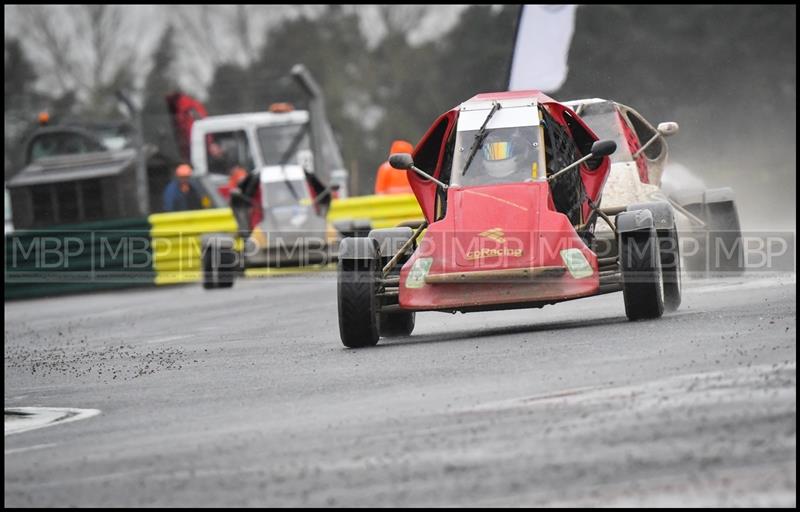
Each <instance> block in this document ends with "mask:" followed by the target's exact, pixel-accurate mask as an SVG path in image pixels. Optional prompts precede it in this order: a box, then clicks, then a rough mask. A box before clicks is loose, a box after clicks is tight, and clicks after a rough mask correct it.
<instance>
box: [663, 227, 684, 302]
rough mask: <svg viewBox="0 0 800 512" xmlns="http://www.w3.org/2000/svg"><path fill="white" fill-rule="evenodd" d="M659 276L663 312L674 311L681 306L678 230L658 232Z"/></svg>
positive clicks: (671, 229)
mask: <svg viewBox="0 0 800 512" xmlns="http://www.w3.org/2000/svg"><path fill="white" fill-rule="evenodd" d="M658 243H659V252H660V257H661V275H662V278H663V282H664V310H665V311H675V310H677V309H678V306H680V305H681V284H682V283H681V252H680V241H679V240H678V229H677V228H676V227H675V226H673V227H672V228H670V229H660V230H658Z"/></svg>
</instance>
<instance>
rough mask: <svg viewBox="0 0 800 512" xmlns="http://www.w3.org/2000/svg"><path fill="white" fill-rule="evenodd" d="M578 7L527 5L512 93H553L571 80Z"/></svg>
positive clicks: (514, 61) (514, 57) (519, 30)
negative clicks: (569, 61) (569, 64)
mask: <svg viewBox="0 0 800 512" xmlns="http://www.w3.org/2000/svg"><path fill="white" fill-rule="evenodd" d="M575 7H576V6H575V5H525V6H523V7H522V15H521V16H520V18H519V26H518V27H517V40H516V42H515V44H514V54H513V55H512V58H511V73H510V75H509V83H508V90H509V91H519V90H524V89H538V90H540V91H543V92H553V91H556V90H558V88H559V87H561V84H563V83H564V80H566V79H567V57H568V56H569V44H570V42H571V41H572V33H573V32H574V31H575Z"/></svg>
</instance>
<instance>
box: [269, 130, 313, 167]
mask: <svg viewBox="0 0 800 512" xmlns="http://www.w3.org/2000/svg"><path fill="white" fill-rule="evenodd" d="M257 133H258V144H259V146H260V148H261V156H262V158H263V160H264V165H286V164H297V165H302V164H303V162H301V161H299V159H298V155H297V153H298V151H301V150H302V151H303V153H305V154H308V152H309V151H310V148H311V145H310V140H309V126H308V124H284V125H275V126H262V127H259V128H258V130H257Z"/></svg>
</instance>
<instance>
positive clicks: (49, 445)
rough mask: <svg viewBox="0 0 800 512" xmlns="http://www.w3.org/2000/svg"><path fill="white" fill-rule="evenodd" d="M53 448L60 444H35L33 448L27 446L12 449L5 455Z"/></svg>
mask: <svg viewBox="0 0 800 512" xmlns="http://www.w3.org/2000/svg"><path fill="white" fill-rule="evenodd" d="M53 446H58V443H45V444H35V445H33V446H25V447H23V448H12V449H11V450H6V451H5V455H11V454H13V453H23V452H31V451H33V450H41V449H43V448H52V447H53Z"/></svg>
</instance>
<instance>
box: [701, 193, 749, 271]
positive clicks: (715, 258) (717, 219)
mask: <svg viewBox="0 0 800 512" xmlns="http://www.w3.org/2000/svg"><path fill="white" fill-rule="evenodd" d="M706 215H707V217H706V222H707V223H708V229H709V237H708V243H709V244H710V246H709V247H708V255H709V262H708V263H709V270H710V271H711V272H712V273H716V272H720V273H724V274H726V275H738V274H740V273H742V272H743V271H744V247H743V244H742V229H741V227H740V226H739V215H738V213H737V211H736V203H735V202H734V201H722V202H719V203H708V204H707V205H706Z"/></svg>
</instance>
